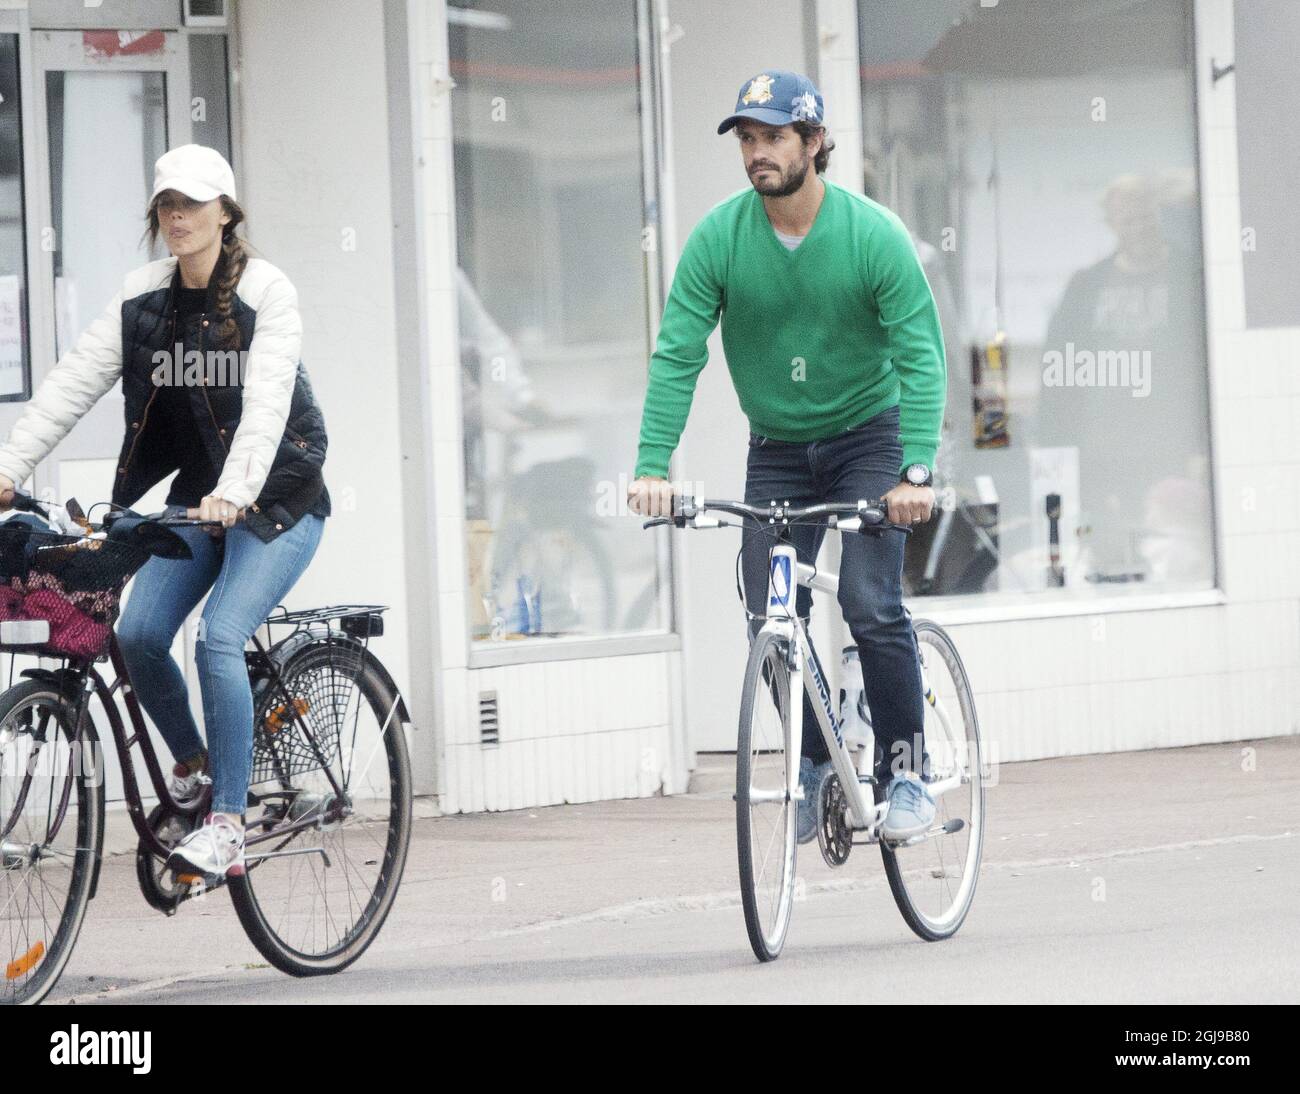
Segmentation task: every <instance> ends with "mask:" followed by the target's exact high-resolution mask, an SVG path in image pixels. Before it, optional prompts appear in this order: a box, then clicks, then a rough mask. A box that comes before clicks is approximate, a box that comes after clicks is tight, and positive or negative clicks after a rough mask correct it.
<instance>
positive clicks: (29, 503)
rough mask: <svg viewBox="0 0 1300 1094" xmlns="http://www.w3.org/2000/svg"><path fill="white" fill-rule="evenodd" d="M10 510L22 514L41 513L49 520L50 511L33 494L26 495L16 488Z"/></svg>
mask: <svg viewBox="0 0 1300 1094" xmlns="http://www.w3.org/2000/svg"><path fill="white" fill-rule="evenodd" d="M9 508H10V509H17V510H18V511H19V512H20V513H39V514H40V515H41V516H43V517H46V518H47V519H48V517H49V515H50V511H49V510H48V509H46V508H45V506H44V505H42V504H41V503H40V502H39V501H37V500H36V499H35V498H34V497H33V496H32V495H31V494H25V493H23V491H21V490H19V489H18V488H17V487H14V499H13V501H11V502H10V503H9Z"/></svg>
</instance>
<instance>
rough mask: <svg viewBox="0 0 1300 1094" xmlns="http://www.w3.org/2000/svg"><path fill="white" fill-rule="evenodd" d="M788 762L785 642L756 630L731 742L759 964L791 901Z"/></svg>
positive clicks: (774, 942)
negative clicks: (736, 735) (736, 734)
mask: <svg viewBox="0 0 1300 1094" xmlns="http://www.w3.org/2000/svg"><path fill="white" fill-rule="evenodd" d="M799 698H800V700H802V697H799ZM792 765H793V767H794V769H795V770H796V771H797V770H798V766H799V750H798V745H797V744H794V745H792V743H791V740H790V674H789V670H788V669H787V667H786V643H785V640H784V639H782V638H780V637H779V636H777V635H775V634H771V633H767V632H762V631H760V632H759V634H758V637H757V638H755V639H754V641H753V644H752V646H751V648H750V652H749V664H748V666H747V667H746V669H745V685H744V692H743V694H742V696H741V703H740V735H739V739H738V741H737V744H736V847H737V851H738V854H739V860H740V901H741V904H742V906H743V907H744V910H745V928H746V930H747V931H748V932H749V944H750V945H751V946H752V947H753V949H754V956H756V957H757V958H758V959H759V960H760V961H774V960H776V958H777V957H779V956H780V955H781V948H782V947H783V946H784V945H785V935H786V931H787V930H788V928H789V926H790V910H791V906H792V905H793V902H794V869H795V847H796V844H795V835H796V820H797V813H796V803H795V802H793V801H791V800H790V795H789V786H790V779H791V766H792Z"/></svg>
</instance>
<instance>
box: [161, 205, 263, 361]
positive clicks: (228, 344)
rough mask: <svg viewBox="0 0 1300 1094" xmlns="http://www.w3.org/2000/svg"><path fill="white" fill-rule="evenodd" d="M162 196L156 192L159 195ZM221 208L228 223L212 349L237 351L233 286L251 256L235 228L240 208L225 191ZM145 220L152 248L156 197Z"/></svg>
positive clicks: (223, 237) (223, 236) (240, 220)
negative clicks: (214, 345) (214, 342)
mask: <svg viewBox="0 0 1300 1094" xmlns="http://www.w3.org/2000/svg"><path fill="white" fill-rule="evenodd" d="M161 196H162V195H161V194H160V195H159V197H161ZM219 200H220V202H221V210H222V212H224V213H226V214H227V215H229V217H230V223H228V224H226V225H224V226H223V227H222V229H221V253H222V256H223V257H224V259H225V262H224V264H223V269H222V274H221V279H220V280H219V281H218V282H217V294H216V316H217V319H216V322H215V323H214V324H213V330H214V337H215V340H216V348H217V349H222V350H239V349H241V348H242V347H241V346H240V339H239V324H238V323H236V322H235V287H236V286H237V285H238V284H239V279H240V278H241V277H242V276H243V275H244V267H245V266H247V265H248V260H249V258H250V257H252V255H251V251H250V249H249V245H248V244H247V242H245V241H244V240H243V239H241V238H240V237H239V236H238V235H236V234H235V229H236V228H237V227H239V225H240V224H243V223H245V220H246V218H245V216H244V210H243V209H241V208H240V207H239V203H238V202H236V201H235V200H234V199H233V198H231V197H229V196H228V195H226V194H221V195H219ZM146 220H147V221H148V222H149V227H148V231H147V234H148V236H149V245H150V247H151V248H153V247H156V246H157V243H158V237H159V236H160V235H161V234H162V225H161V223H160V221H159V219H158V198H155V199H154V200H153V201H151V202H150V203H149V211H148V213H147V214H146Z"/></svg>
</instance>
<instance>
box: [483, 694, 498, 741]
mask: <svg viewBox="0 0 1300 1094" xmlns="http://www.w3.org/2000/svg"><path fill="white" fill-rule="evenodd" d="M478 738H479V743H480V744H481V745H482V746H483V747H484V748H492V747H495V746H496V745H498V744H500V743H501V723H500V721H499V720H498V717H497V693H496V692H495V691H480V692H479V693H478Z"/></svg>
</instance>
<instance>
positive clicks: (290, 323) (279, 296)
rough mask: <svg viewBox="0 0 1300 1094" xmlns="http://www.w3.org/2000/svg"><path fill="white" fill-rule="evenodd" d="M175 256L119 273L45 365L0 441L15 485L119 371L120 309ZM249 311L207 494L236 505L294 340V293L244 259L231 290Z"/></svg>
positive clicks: (271, 426) (252, 490) (255, 463)
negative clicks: (224, 439) (104, 300)
mask: <svg viewBox="0 0 1300 1094" xmlns="http://www.w3.org/2000/svg"><path fill="white" fill-rule="evenodd" d="M176 262H177V260H176V258H175V257H168V258H163V259H159V260H158V261H156V262H150V263H149V264H148V265H147V266H141V267H140V268H138V269H136V270H132V271H131V272H130V273H129V274H127V276H126V279H125V281H124V282H123V284H122V289H121V290H120V291H119V292H118V293H117V294H116V295H114V297H113V299H112V300H111V301H110V302H109V304H108V307H107V308H105V309H104V312H103V314H102V315H100V316H99V318H98V319H96V320H95V321H94V322H93V323H91V324H90V326H89V327H87V328H86V330H85V331H83V332H82V334H81V337H79V338H78V339H77V342H76V345H74V346H73V347H72V348H71V349H70V350H68V351H67V353H65V354H64V355H63V356H62V357H61V358H60V359H59V362H58V364H57V365H55V366H54V368H53V369H51V370H50V373H49V375H47V376H46V377H45V379H44V381H43V382H42V383H41V385H40V387H39V388H38V389H37V390H36V393H35V394H34V395H33V396H32V398H31V400H30V401H29V402H28V403H27V406H26V408H25V409H24V411H23V414H22V416H21V417H20V418H19V419H18V421H17V422H16V423H15V424H14V427H13V429H12V430H11V431H10V433H9V438H8V440H7V441H6V442H5V443H4V444H3V445H0V475H4V476H6V477H7V478H9V479H11V480H12V481H13V483H14V485H15V486H19V485H21V484H22V483H23V482H24V481H25V480H26V479H27V478H28V476H29V475H31V473H32V471H33V470H34V469H35V467H36V465H37V464H39V463H40V462H41V460H43V459H44V458H45V457H46V456H47V455H49V453H50V451H51V449H53V448H54V446H55V445H56V444H58V443H59V441H61V440H62V439H63V438H64V437H66V436H67V435H68V433H69V432H70V431H71V429H72V427H73V426H74V425H76V424H77V422H78V420H80V418H81V417H82V415H84V414H85V413H86V412H87V411H88V410H89V409H90V408H91V407H92V406H94V405H95V403H96V402H97V401H98V400H99V399H100V397H101V396H103V395H104V394H105V393H107V392H108V391H109V390H110V389H111V388H112V386H113V385H114V384H115V383H116V382H117V380H118V378H119V377H120V376H121V374H122V309H123V307H124V305H126V304H128V303H129V302H130V301H132V300H134V299H135V298H137V297H139V296H142V295H143V294H145V293H151V292H155V291H157V290H158V289H160V288H165V287H167V286H168V285H169V284H170V282H171V279H172V277H173V275H174V274H175V271H176ZM235 293H236V295H237V296H238V297H239V298H240V299H241V300H243V301H244V303H245V304H247V305H248V306H249V307H250V308H252V309H253V311H254V312H255V313H256V323H255V326H254V328H253V340H252V344H251V345H250V346H249V347H248V358H247V364H246V370H245V374H244V391H243V410H242V411H241V414H240V419H239V427H238V428H237V429H236V430H235V436H234V438H233V439H232V441H231V444H230V451H229V453H228V454H227V456H226V461H225V464H224V466H223V467H222V469H221V474H220V476H219V477H218V480H217V485H216V486H215V487H214V488H213V491H212V496H214V497H218V498H224V499H225V500H226V501H228V502H230V503H231V504H233V505H234V506H235V507H236V508H239V509H242V508H244V507H245V506H247V505H249V504H250V503H251V502H253V501H254V500H255V499H256V498H257V496H258V494H259V493H260V492H261V490H262V486H263V484H264V483H265V482H266V478H267V475H268V474H269V473H270V470H271V463H272V461H273V460H274V459H275V454H276V449H277V448H278V446H279V444H280V439H281V437H282V436H283V434H284V427H285V422H286V420H287V418H288V415H289V405H290V401H291V399H292V397H293V387H294V379H295V376H296V373H297V368H298V358H299V352H300V349H301V346H302V320H301V318H300V317H299V314H298V293H297V291H296V290H295V289H294V287H293V285H292V283H291V282H290V281H289V279H288V278H287V277H286V276H285V275H284V273H283V272H282V271H281V270H279V269H278V268H277V267H275V266H273V265H272V264H271V263H269V262H267V261H266V260H264V259H261V258H249V259H248V261H247V264H246V265H245V267H244V272H243V274H242V275H241V276H240V279H239V284H238V286H236V289H235Z"/></svg>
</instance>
